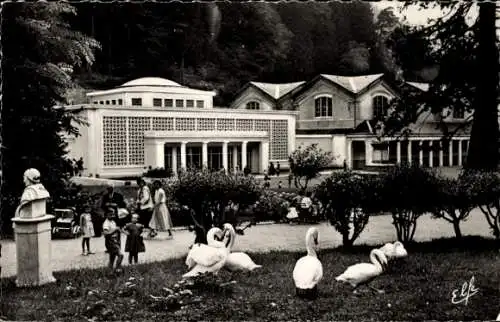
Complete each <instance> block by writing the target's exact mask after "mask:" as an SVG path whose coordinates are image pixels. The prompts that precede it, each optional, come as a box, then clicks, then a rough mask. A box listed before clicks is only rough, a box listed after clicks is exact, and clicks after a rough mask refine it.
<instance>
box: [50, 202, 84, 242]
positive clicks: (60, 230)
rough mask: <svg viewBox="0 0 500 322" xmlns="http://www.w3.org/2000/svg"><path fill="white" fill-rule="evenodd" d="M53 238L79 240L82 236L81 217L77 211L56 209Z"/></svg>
mask: <svg viewBox="0 0 500 322" xmlns="http://www.w3.org/2000/svg"><path fill="white" fill-rule="evenodd" d="M54 216H55V219H54V223H53V225H52V236H53V237H71V238H77V237H78V236H79V235H80V216H79V215H78V214H77V213H76V211H75V209H73V208H67V209H54Z"/></svg>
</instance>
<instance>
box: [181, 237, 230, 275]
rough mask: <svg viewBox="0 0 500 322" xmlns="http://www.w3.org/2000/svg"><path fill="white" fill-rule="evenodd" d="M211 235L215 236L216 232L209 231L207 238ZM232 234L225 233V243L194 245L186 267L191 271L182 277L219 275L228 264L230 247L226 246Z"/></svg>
mask: <svg viewBox="0 0 500 322" xmlns="http://www.w3.org/2000/svg"><path fill="white" fill-rule="evenodd" d="M211 233H213V234H214V235H215V231H213V232H210V231H209V233H207V238H208V237H209V235H210V234H211ZM230 234H231V233H230V232H229V231H228V232H225V233H224V239H223V240H224V241H223V242H219V241H214V240H212V241H211V243H210V244H209V245H205V244H194V245H193V246H192V247H191V250H190V251H189V253H188V255H187V258H186V265H187V267H188V269H189V270H190V271H189V272H187V273H186V274H184V275H182V277H183V278H187V277H195V276H197V275H199V274H203V273H214V274H217V273H218V272H219V271H220V269H221V268H222V267H224V265H225V264H226V260H227V257H228V255H229V247H227V246H226V245H227V242H228V241H229V239H230V238H231V236H230Z"/></svg>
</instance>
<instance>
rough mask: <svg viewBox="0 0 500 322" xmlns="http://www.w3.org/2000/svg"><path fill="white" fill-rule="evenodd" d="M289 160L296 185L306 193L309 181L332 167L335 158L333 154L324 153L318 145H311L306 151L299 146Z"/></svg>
mask: <svg viewBox="0 0 500 322" xmlns="http://www.w3.org/2000/svg"><path fill="white" fill-rule="evenodd" d="M288 159H289V162H290V171H292V174H293V176H294V177H295V178H296V181H295V182H296V184H297V185H298V186H299V187H300V189H301V190H302V191H305V190H306V189H307V185H308V184H309V181H311V179H314V178H316V177H317V176H318V175H319V173H320V171H321V170H322V169H324V168H325V167H327V166H328V165H330V163H331V162H332V160H333V157H332V155H331V152H324V151H323V150H322V149H320V148H318V144H311V145H309V146H307V147H306V148H305V149H303V148H302V146H299V147H298V148H297V149H296V150H295V151H293V152H292V154H290V156H289V157H288Z"/></svg>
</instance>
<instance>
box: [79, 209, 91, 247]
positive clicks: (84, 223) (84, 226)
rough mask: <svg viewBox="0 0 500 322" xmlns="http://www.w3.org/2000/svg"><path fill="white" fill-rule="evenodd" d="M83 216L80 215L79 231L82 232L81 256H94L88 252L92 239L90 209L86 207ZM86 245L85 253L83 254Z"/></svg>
mask: <svg viewBox="0 0 500 322" xmlns="http://www.w3.org/2000/svg"><path fill="white" fill-rule="evenodd" d="M83 211H84V212H83V214H81V215H80V230H81V232H82V237H83V238H82V255H83V256H87V255H90V254H94V253H93V252H91V251H90V238H91V237H94V224H92V216H91V215H90V212H91V208H90V206H89V205H86V206H85V208H84V210H83ZM85 245H87V252H85Z"/></svg>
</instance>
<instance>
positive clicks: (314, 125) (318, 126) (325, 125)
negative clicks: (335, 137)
mask: <svg viewBox="0 0 500 322" xmlns="http://www.w3.org/2000/svg"><path fill="white" fill-rule="evenodd" d="M358 124H359V122H357V124H356V125H358ZM296 126H297V130H326V129H346V128H354V127H355V124H354V120H353V119H350V120H330V119H329V120H321V119H318V120H299V121H297V124H296Z"/></svg>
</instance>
